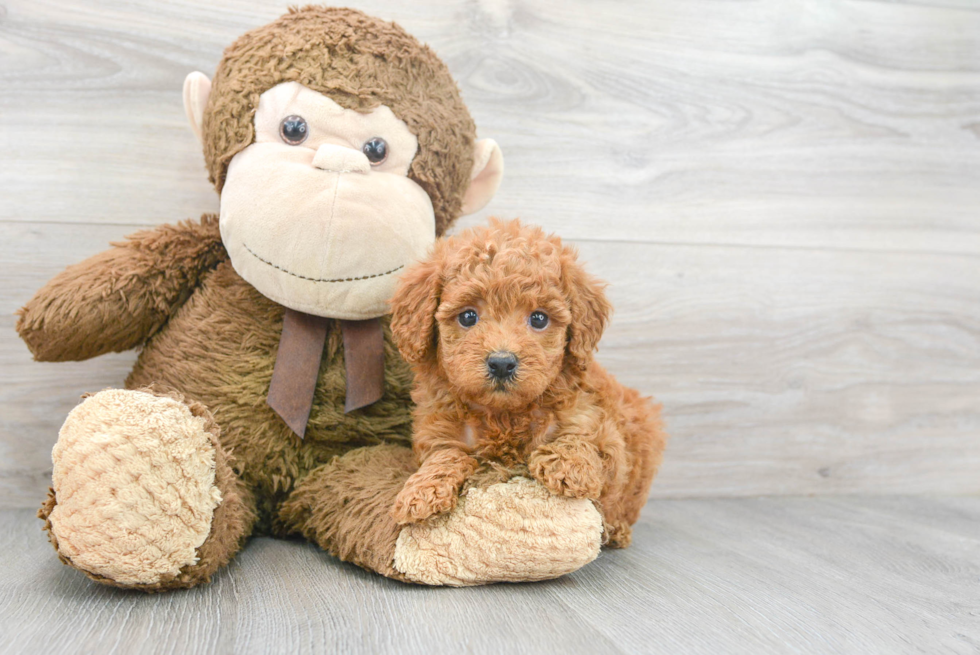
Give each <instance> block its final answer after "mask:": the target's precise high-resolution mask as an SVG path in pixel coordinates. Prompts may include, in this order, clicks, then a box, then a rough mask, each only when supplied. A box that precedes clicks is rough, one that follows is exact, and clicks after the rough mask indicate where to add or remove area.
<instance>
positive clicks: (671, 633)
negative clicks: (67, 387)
mask: <svg viewBox="0 0 980 655" xmlns="http://www.w3.org/2000/svg"><path fill="white" fill-rule="evenodd" d="M49 550H50V546H49V545H48V544H47V543H45V536H44V534H43V533H42V532H41V531H40V530H39V521H37V519H35V518H34V517H33V516H32V514H31V512H30V511H28V510H8V511H4V512H0V552H2V553H3V556H2V557H0V634H2V635H3V638H2V639H0V654H3V655H6V654H7V653H10V654H11V655H13V654H18V655H19V654H20V653H28V652H31V653H34V652H36V653H64V654H65V655H69V654H71V653H93V652H97V653H114V654H119V655H123V654H125V653H137V652H138V653H146V654H149V653H187V654H188V655H193V654H195V653H269V654H272V653H298V652H301V653H372V654H374V653H447V654H456V653H460V652H465V653H474V654H476V653H518V654H520V653H555V652H561V653H568V654H569V655H575V654H578V653H651V654H652V653H711V654H714V653H752V654H755V655H759V654H767V653H790V652H802V653H915V652H922V653H926V652H928V653H964V654H965V653H975V652H976V651H977V649H980V597H978V595H977V593H976V589H977V579H978V576H980V499H976V498H949V499H928V498H910V497H891V498H877V499H871V498H858V497H854V498H829V497H824V498H820V499H787V498H782V499H779V498H769V499H724V500H721V499H719V500H682V501H656V502H654V503H651V504H650V505H649V506H648V507H647V508H646V510H645V512H644V518H643V519H641V522H640V523H639V524H638V526H637V530H636V533H635V540H634V545H633V546H632V547H631V548H629V549H627V550H624V551H604V553H603V555H602V556H601V557H600V558H599V559H598V560H597V561H595V562H594V563H592V564H590V565H588V566H586V567H585V568H584V569H582V570H580V571H578V572H576V573H574V574H572V575H570V576H567V577H565V578H562V579H559V580H555V581H551V582H546V583H534V584H520V585H498V586H491V587H478V588H471V589H440V588H425V587H416V586H410V585H404V584H401V583H397V582H393V581H391V580H386V579H384V578H381V577H378V576H375V575H372V574H369V573H366V572H364V571H361V570H360V569H357V568H355V567H353V566H349V565H345V564H341V563H339V562H337V561H336V560H334V559H332V558H330V557H329V556H327V555H326V554H324V553H323V552H322V551H319V550H317V549H316V548H315V547H313V546H311V545H308V544H305V543H300V542H287V541H275V540H271V539H256V540H253V542H252V543H251V544H250V545H249V546H247V547H246V549H245V550H244V551H243V552H242V553H241V554H240V555H239V557H238V558H237V559H236V560H235V562H234V563H233V564H232V565H231V567H230V568H228V569H226V570H224V571H223V572H221V573H219V574H218V576H217V577H216V579H215V581H214V582H213V583H212V584H211V585H209V586H206V587H200V588H196V589H193V590H190V591H179V592H173V593H170V594H166V595H155V596H146V595H143V594H138V593H129V592H123V591H119V590H115V589H109V588H105V587H101V586H99V585H97V584H95V583H92V582H90V581H89V580H87V579H86V578H85V577H84V576H82V575H81V574H80V573H78V572H77V571H73V570H71V569H69V568H67V567H65V566H62V565H61V564H60V563H59V562H58V560H57V559H56V558H55V557H54V555H53V553H51V552H49Z"/></svg>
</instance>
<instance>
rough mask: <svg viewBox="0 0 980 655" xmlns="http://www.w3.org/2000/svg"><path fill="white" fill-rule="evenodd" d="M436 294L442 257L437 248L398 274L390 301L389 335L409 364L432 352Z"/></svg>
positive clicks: (440, 287)
mask: <svg viewBox="0 0 980 655" xmlns="http://www.w3.org/2000/svg"><path fill="white" fill-rule="evenodd" d="M440 295H442V258H441V257H440V256H439V253H438V249H437V251H436V252H433V254H432V256H431V257H430V258H429V259H427V260H425V261H423V262H420V263H418V264H415V265H414V266H412V267H411V268H409V269H408V270H406V271H405V273H403V274H402V276H401V278H400V279H399V281H398V288H397V289H396V290H395V295H394V297H393V298H392V299H391V336H392V338H393V339H394V341H395V345H396V346H398V350H399V352H401V354H402V357H404V358H405V361H407V362H409V363H410V364H419V363H421V362H423V361H425V360H426V359H427V358H428V357H430V356H431V355H432V354H433V352H434V349H435V344H436V309H438V307H439V296H440Z"/></svg>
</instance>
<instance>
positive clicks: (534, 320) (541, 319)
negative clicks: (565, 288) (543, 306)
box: [527, 312, 548, 330]
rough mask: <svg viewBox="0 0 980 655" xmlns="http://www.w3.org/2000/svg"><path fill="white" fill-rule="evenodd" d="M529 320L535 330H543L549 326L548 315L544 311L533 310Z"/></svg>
mask: <svg viewBox="0 0 980 655" xmlns="http://www.w3.org/2000/svg"><path fill="white" fill-rule="evenodd" d="M527 322H528V323H530V324H531V327H532V328H534V329H535V330H543V329H545V328H546V327H548V315H547V314H545V313H544V312H533V313H532V314H531V317H530V318H528V320H527Z"/></svg>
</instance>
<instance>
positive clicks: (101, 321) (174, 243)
mask: <svg viewBox="0 0 980 655" xmlns="http://www.w3.org/2000/svg"><path fill="white" fill-rule="evenodd" d="M226 257H227V254H226V253H225V249H224V246H222V245H221V234H220V233H219V231H218V218H217V217H216V216H208V215H206V216H203V217H202V218H201V221H200V222H191V221H185V222H183V223H179V224H177V225H162V226H160V227H157V228H154V229H151V230H143V231H141V232H137V233H136V234H133V235H131V236H130V237H128V238H127V240H126V241H124V242H121V243H115V244H113V247H112V248H111V249H109V250H106V251H104V252H101V253H99V254H97V255H94V256H93V257H90V258H89V259H86V260H85V261H83V262H81V263H78V264H75V265H73V266H69V267H68V268H67V269H65V270H64V271H62V272H61V273H59V274H58V275H56V276H55V277H54V278H53V279H52V280H51V281H50V282H48V283H47V284H46V285H45V286H44V287H43V288H41V289H40V290H39V291H38V292H37V293H36V294H34V297H33V298H31V300H30V301H29V302H28V303H27V305H25V306H24V307H23V308H22V309H21V310H20V311H18V312H17V314H18V316H19V319H18V321H17V332H18V333H19V334H20V336H21V338H22V339H23V340H24V341H25V342H26V343H27V347H28V348H30V350H31V352H32V353H33V354H34V358H35V359H36V360H38V361H49V362H55V361H68V360H82V359H89V358H90V357H95V356H97V355H102V354H105V353H107V352H122V351H124V350H130V349H131V348H135V347H137V346H139V345H141V344H143V343H145V342H146V340H147V339H149V338H150V337H151V336H152V335H153V334H154V333H155V332H156V331H157V330H158V329H159V328H160V326H162V325H163V324H164V323H165V322H166V321H167V319H168V318H169V317H170V316H171V314H173V312H175V311H176V310H177V308H178V307H180V305H181V304H182V303H183V302H184V300H186V299H187V297H188V296H189V295H190V293H191V291H192V290H193V289H194V287H196V286H197V284H198V282H199V280H200V278H201V276H202V275H203V274H204V272H205V271H207V270H209V269H211V268H214V267H215V266H217V265H218V263H219V262H221V261H222V260H223V259H225V258H226Z"/></svg>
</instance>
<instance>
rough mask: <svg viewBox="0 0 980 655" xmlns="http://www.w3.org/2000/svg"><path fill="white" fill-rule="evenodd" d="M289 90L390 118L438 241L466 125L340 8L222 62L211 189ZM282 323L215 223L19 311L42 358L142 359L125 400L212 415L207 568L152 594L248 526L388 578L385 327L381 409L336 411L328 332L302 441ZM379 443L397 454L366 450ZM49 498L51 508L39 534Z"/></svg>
mask: <svg viewBox="0 0 980 655" xmlns="http://www.w3.org/2000/svg"><path fill="white" fill-rule="evenodd" d="M288 81H296V82H299V83H301V84H303V85H305V86H307V87H309V88H310V89H312V90H314V91H318V92H321V93H324V94H326V95H327V96H329V97H330V98H332V99H333V100H334V101H335V102H337V103H338V104H340V105H341V106H343V107H345V108H349V109H355V110H358V111H369V110H371V109H372V108H374V107H377V106H378V105H381V104H385V105H388V106H389V107H390V108H391V109H392V110H393V111H394V112H395V114H396V115H397V116H398V117H399V118H401V119H402V120H404V121H405V123H406V124H407V125H408V126H409V129H411V130H412V132H413V133H414V134H415V135H416V136H417V137H418V141H419V152H418V154H417V155H416V157H415V160H414V161H413V163H412V166H411V169H410V171H409V177H411V178H412V179H413V180H415V181H416V182H417V183H418V184H419V185H420V186H421V187H422V188H423V189H424V190H425V191H426V192H427V193H428V194H429V196H430V198H431V199H432V204H433V207H434V209H435V215H436V233H437V235H438V234H441V233H442V232H443V231H444V230H445V229H446V228H447V227H448V226H449V225H450V224H451V223H452V221H453V220H455V219H456V217H457V216H458V215H459V213H460V209H461V207H462V199H463V196H464V194H465V192H466V189H467V187H468V185H469V175H470V172H471V170H472V165H473V158H474V157H473V142H474V136H475V128H474V125H473V121H472V119H471V118H470V115H469V113H468V111H467V110H466V107H465V105H463V103H462V100H461V99H460V97H459V92H458V89H457V87H456V85H455V82H454V81H453V80H452V78H451V76H450V75H449V72H448V70H447V69H446V67H445V65H444V64H443V63H442V62H441V61H440V60H439V59H438V58H437V57H436V56H435V54H433V53H432V51H430V50H429V49H428V48H427V47H426V46H423V45H421V44H420V43H419V42H418V41H416V40H415V39H414V38H412V37H411V36H409V35H408V34H406V33H405V32H404V31H403V30H402V29H401V28H400V27H398V26H397V25H395V24H393V23H387V22H384V21H380V20H378V19H375V18H371V17H369V16H365V15H364V14H362V13H360V12H358V11H354V10H350V9H331V8H322V7H305V8H303V9H292V10H290V12H289V13H288V14H287V15H285V16H283V17H282V18H281V19H279V20H278V21H276V22H274V23H272V24H270V25H267V26H265V27H262V28H259V29H257V30H254V31H252V32H249V33H248V34H245V35H244V36H242V37H241V38H240V39H239V40H238V41H236V42H235V43H234V44H232V45H231V46H230V47H229V48H228V49H227V50H226V52H225V55H224V58H223V59H222V62H221V64H220V65H219V67H218V71H217V73H216V75H215V79H214V83H213V86H212V91H211V95H210V98H209V102H208V106H207V108H206V111H205V115H204V120H203V135H202V138H203V141H204V152H205V159H206V160H207V165H208V169H209V171H210V176H211V180H212V182H213V183H214V184H215V187H216V188H217V189H218V191H219V192H220V190H221V188H222V185H223V183H224V179H225V174H226V172H227V167H228V164H229V162H230V161H231V158H232V157H233V156H234V155H235V154H236V153H238V152H240V151H241V150H242V149H244V148H245V147H247V146H248V145H249V144H250V143H251V142H252V140H253V138H254V130H253V117H254V114H255V109H256V106H257V104H258V99H259V96H260V95H261V94H262V93H263V92H265V91H267V90H268V89H270V88H271V87H273V86H275V85H277V84H279V83H282V82H288ZM282 315H283V308H282V307H281V306H280V305H277V304H276V303H274V302H272V301H270V300H269V299H267V298H265V297H263V296H262V295H261V294H259V293H258V292H257V291H256V290H255V289H254V288H253V287H252V286H251V285H249V284H248V283H246V282H245V281H244V280H243V279H242V278H241V277H239V276H238V275H237V274H236V273H235V271H234V270H233V269H232V266H231V264H230V262H229V260H228V256H227V253H226V251H225V249H224V247H223V245H222V243H221V236H220V234H219V230H218V219H217V217H216V216H204V217H203V218H202V219H201V221H200V222H185V223H181V224H179V225H176V226H162V227H158V228H154V229H151V230H145V231H142V232H139V233H137V234H135V235H133V236H132V237H130V238H129V239H128V240H127V241H125V242H123V243H118V244H114V247H113V248H112V249H110V250H108V251H106V252H104V253H101V254H99V255H96V256H94V257H92V258H90V259H88V260H86V261H84V262H81V263H79V264H76V265H74V266H71V267H69V268H68V269H67V270H65V271H64V272H63V273H61V274H60V275H58V276H57V277H55V278H54V279H53V280H52V281H51V282H50V283H49V284H48V285H47V286H45V287H44V288H43V289H41V290H40V291H38V292H37V294H36V295H35V296H34V297H33V298H32V299H31V300H30V301H29V302H28V303H27V305H26V306H25V307H24V308H23V309H22V310H20V312H19V320H18V322H17V330H18V332H19V333H20V335H21V337H22V338H23V339H24V341H25V342H26V343H27V345H28V347H29V348H30V349H31V352H32V353H33V354H34V356H35V358H36V359H38V360H42V361H65V360H81V359H88V358H90V357H94V356H96V355H100V354H103V353H107V352H111V351H123V350H128V349H131V348H140V355H139V359H138V361H137V363H136V366H135V368H134V369H133V371H132V373H131V374H130V376H129V377H128V379H127V380H126V386H127V388H130V389H137V388H143V387H147V386H149V385H160V386H161V388H167V389H178V390H180V392H181V394H182V395H183V396H184V397H185V398H186V402H187V403H188V405H189V406H190V407H192V411H198V409H199V410H200V411H206V412H209V414H210V415H211V416H213V419H214V422H215V424H216V425H218V426H220V427H221V430H220V437H219V436H218V435H217V432H216V433H215V437H214V438H215V443H216V445H219V447H218V452H219V457H218V461H219V464H218V474H217V480H218V486H219V488H220V490H221V492H222V495H223V497H224V498H225V501H224V502H223V503H222V504H221V505H220V506H219V508H218V510H217V511H216V512H215V515H214V518H213V523H212V533H211V536H210V537H209V538H208V540H207V541H206V542H205V543H204V545H203V546H202V547H201V548H200V549H199V553H198V555H199V557H200V561H199V562H198V564H197V565H195V566H194V567H190V568H188V570H186V571H182V572H181V573H180V575H178V577H177V578H176V579H173V580H170V581H165V582H162V583H160V584H159V585H154V586H153V587H152V588H150V587H145V588H143V589H144V590H146V591H153V590H158V589H166V588H173V587H182V586H191V585H193V584H195V583H197V582H201V581H204V580H207V579H208V578H209V577H210V575H211V574H212V573H213V572H214V570H216V569H217V568H218V567H219V566H221V565H223V564H225V563H226V562H228V561H229V560H230V558H231V557H233V556H234V554H235V552H237V550H238V549H239V548H240V547H241V545H242V544H243V543H244V541H245V539H246V538H247V537H248V536H249V535H250V534H251V533H252V532H253V530H257V531H259V532H266V533H273V534H280V535H283V534H288V533H301V534H305V535H307V536H308V537H309V538H311V539H315V540H316V541H317V543H319V544H320V545H321V546H323V547H324V548H325V549H327V550H328V551H330V552H332V553H335V554H337V555H338V556H340V557H342V558H344V559H348V560H350V561H354V562H356V563H358V564H361V565H362V566H368V567H370V568H372V569H374V570H377V571H379V572H381V573H384V574H386V575H395V574H394V572H393V569H392V568H391V562H390V556H391V552H392V551H393V549H394V539H395V536H396V535H397V530H396V528H395V526H394V523H393V521H392V520H391V519H390V517H388V516H387V511H384V512H382V511H380V510H378V507H379V506H378V505H377V503H382V502H384V500H385V499H386V498H387V499H389V502H390V499H391V498H393V497H394V494H395V493H396V492H397V490H398V489H399V488H400V487H401V486H402V483H403V481H404V477H407V475H408V473H407V472H405V471H403V463H404V462H405V461H410V451H409V450H408V449H407V448H405V447H404V446H407V444H408V443H409V440H410V433H411V415H410V407H411V402H410V393H409V392H410V385H411V382H412V373H411V371H410V369H409V368H408V366H407V365H406V363H405V362H404V361H403V360H402V359H401V357H400V356H399V355H398V351H397V349H396V348H395V347H394V346H393V345H392V343H391V337H390V333H389V330H388V328H387V325H386V327H385V362H386V371H385V394H384V397H383V398H382V399H381V400H380V401H378V402H377V403H375V404H373V405H370V406H369V407H366V408H364V409H361V410H357V411H354V412H351V413H349V414H345V413H344V397H345V393H346V378H345V369H344V361H343V342H342V336H341V333H340V329H339V325H338V324H337V323H332V324H331V326H330V329H329V332H328V337H327V344H326V348H325V352H324V355H323V359H322V362H321V366H320V373H319V378H318V381H317V386H316V392H315V397H314V400H313V409H312V412H311V415H310V420H309V424H308V427H307V430H306V437H305V439H304V440H302V441H300V440H299V439H297V438H296V436H295V435H294V434H292V432H291V431H290V429H289V428H288V427H287V426H286V425H285V424H284V423H283V422H282V420H281V419H279V417H278V416H277V415H276V414H275V413H274V412H273V411H272V410H271V409H270V408H269V406H268V405H267V404H266V394H267V392H268V389H269V381H270V379H271V376H272V370H273V365H274V363H275V358H276V352H277V348H278V343H279V337H280V333H281V329H282ZM385 323H387V321H385ZM386 443H387V444H402V445H401V446H388V447H387V449H381V450H378V449H375V448H363V447H365V446H375V445H378V444H386ZM358 449H362V450H361V451H360V452H361V454H360V455H358V454H357V453H358V452H359V451H358ZM399 449H400V450H399ZM229 453H232V454H233V455H234V458H235V459H234V462H235V464H234V467H232V465H231V464H230V463H229V462H230V460H229V459H228V456H229ZM345 453H347V454H348V455H347V457H342V458H341V459H339V460H337V461H333V460H334V458H335V457H337V456H339V455H344V454H345ZM399 453H400V454H399ZM331 462H333V463H331ZM399 462H401V463H399ZM389 467H393V468H392V469H391V470H390V471H389V470H388V468H389ZM403 473H404V475H402V474H403ZM399 475H401V476H402V477H398V476H399ZM359 476H360V477H359ZM341 490H345V493H346V494H347V495H343V494H340V491H341ZM335 494H337V495H335ZM351 494H353V496H357V498H356V499H355V498H354V497H353V496H352V495H351ZM342 498H343V499H346V500H348V501H350V502H346V501H343V502H342V501H341V500H339V499H342ZM358 499H359V500H358ZM55 502H56V499H54V498H49V500H48V501H46V502H45V504H44V507H43V508H42V511H41V514H42V518H44V519H45V521H46V520H47V516H48V515H49V514H50V511H51V509H52V508H53V507H54V503H55ZM287 503H288V504H287ZM313 503H316V504H317V507H316V508H314V507H313ZM372 503H373V504H372ZM101 581H102V582H105V583H107V584H112V581H109V580H101Z"/></svg>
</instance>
